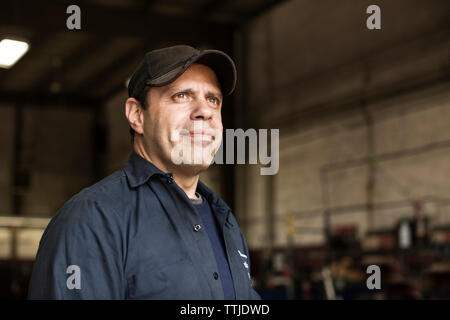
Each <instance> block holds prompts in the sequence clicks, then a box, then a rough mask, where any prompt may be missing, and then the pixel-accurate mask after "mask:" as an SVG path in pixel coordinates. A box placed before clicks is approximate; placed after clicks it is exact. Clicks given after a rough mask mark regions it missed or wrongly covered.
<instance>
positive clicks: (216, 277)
mask: <svg viewBox="0 0 450 320" xmlns="http://www.w3.org/2000/svg"><path fill="white" fill-rule="evenodd" d="M213 277H214V279H215V280H217V279H219V274H218V273H217V272H214V273H213Z"/></svg>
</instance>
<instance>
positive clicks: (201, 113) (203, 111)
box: [191, 100, 213, 120]
mask: <svg viewBox="0 0 450 320" xmlns="http://www.w3.org/2000/svg"><path fill="white" fill-rule="evenodd" d="M212 115H213V112H212V109H211V107H210V106H209V105H208V103H207V101H205V100H201V101H196V102H195V106H194V109H193V110H192V113H191V119H192V120H199V119H202V120H208V119H210V118H211V117H212Z"/></svg>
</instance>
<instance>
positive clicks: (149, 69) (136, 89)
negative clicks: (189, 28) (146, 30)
mask: <svg viewBox="0 0 450 320" xmlns="http://www.w3.org/2000/svg"><path fill="white" fill-rule="evenodd" d="M195 62H196V63H201V64H204V65H206V66H208V67H210V68H211V69H212V70H213V71H214V72H215V73H216V76H217V79H218V80H219V83H220V86H221V89H222V94H223V95H224V96H227V95H230V94H231V93H232V92H233V91H234V88H235V86H236V79H237V75H236V66H235V64H234V62H233V60H232V59H231V58H230V57H229V56H228V55H227V54H226V53H224V52H222V51H219V50H213V49H207V50H199V49H196V48H193V47H191V46H188V45H177V46H173V47H168V48H162V49H157V50H153V51H150V52H147V53H146V54H145V57H144V60H143V61H142V62H141V64H140V65H139V67H138V68H137V70H136V71H135V72H134V74H133V76H132V77H131V79H130V82H129V83H128V96H129V97H134V98H137V97H138V96H139V94H140V93H141V92H142V90H143V89H144V87H145V86H154V87H159V86H165V85H167V84H169V83H171V82H173V81H175V80H176V79H177V78H178V77H179V76H181V75H182V74H183V73H184V72H185V71H186V70H187V69H188V68H189V67H190V66H191V65H192V64H193V63H195Z"/></svg>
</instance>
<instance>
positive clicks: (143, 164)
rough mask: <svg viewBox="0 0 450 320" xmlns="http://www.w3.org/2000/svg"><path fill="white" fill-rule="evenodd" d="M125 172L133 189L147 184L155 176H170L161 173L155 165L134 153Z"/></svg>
mask: <svg viewBox="0 0 450 320" xmlns="http://www.w3.org/2000/svg"><path fill="white" fill-rule="evenodd" d="M124 171H125V174H126V175H127V178H128V182H129V184H130V186H131V187H132V188H135V187H138V186H140V185H142V184H144V183H146V182H147V181H148V179H150V178H151V177H152V176H153V175H154V174H161V175H167V174H168V173H165V172H163V171H161V170H160V169H159V168H158V167H156V166H155V165H154V164H153V163H151V162H150V161H147V160H146V159H144V158H142V157H141V156H140V155H138V154H137V153H136V152H134V151H133V152H132V153H131V155H130V159H129V160H128V162H127V164H126V166H125V169H124Z"/></svg>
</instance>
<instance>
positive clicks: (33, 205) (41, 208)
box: [12, 107, 95, 217]
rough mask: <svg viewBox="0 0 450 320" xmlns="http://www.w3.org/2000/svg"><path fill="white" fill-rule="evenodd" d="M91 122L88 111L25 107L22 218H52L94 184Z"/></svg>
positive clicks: (92, 118) (91, 117) (90, 112)
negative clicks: (26, 176) (27, 178)
mask: <svg viewBox="0 0 450 320" xmlns="http://www.w3.org/2000/svg"><path fill="white" fill-rule="evenodd" d="M93 121H94V115H93V111H92V110H90V109H81V108H80V109H76V108H70V109H68V108H57V107H48V108H44V109H40V108H36V107H24V111H23V122H22V128H21V130H22V146H23V147H22V151H21V159H20V165H21V166H22V167H23V168H25V169H26V170H27V171H28V172H29V173H30V185H29V186H28V187H27V188H24V189H23V190H22V192H23V195H24V196H23V207H22V214H23V215H26V216H42V217H47V216H53V215H54V214H55V213H56V211H57V210H58V209H59V208H60V207H61V206H62V205H63V204H64V202H66V201H67V200H69V198H70V197H72V196H73V195H74V194H76V193H78V192H79V191H80V190H81V189H82V188H84V187H87V186H89V185H90V184H92V183H93V182H94V181H95V175H94V168H93V161H94V160H93V157H94V146H93V141H94V134H93V132H94V131H93V126H94V122H93ZM12 140H13V139H12Z"/></svg>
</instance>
